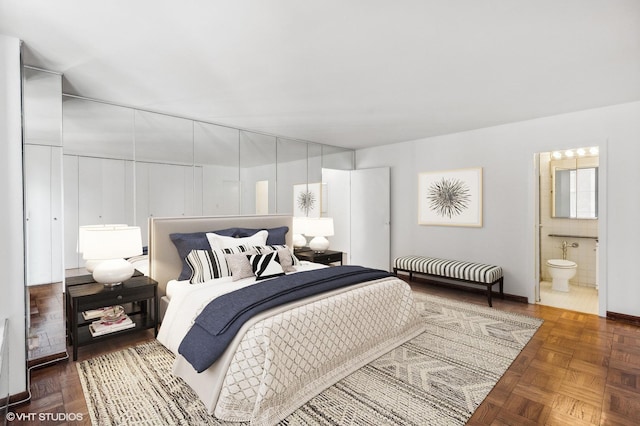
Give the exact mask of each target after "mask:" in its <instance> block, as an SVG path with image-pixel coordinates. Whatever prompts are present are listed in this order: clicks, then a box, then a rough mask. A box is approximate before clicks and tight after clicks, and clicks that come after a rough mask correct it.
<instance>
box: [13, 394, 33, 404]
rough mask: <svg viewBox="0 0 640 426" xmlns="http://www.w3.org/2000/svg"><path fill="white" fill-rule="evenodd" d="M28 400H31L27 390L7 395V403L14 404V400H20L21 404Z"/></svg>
mask: <svg viewBox="0 0 640 426" xmlns="http://www.w3.org/2000/svg"><path fill="white" fill-rule="evenodd" d="M30 400H31V395H29V392H27V391H24V392H20V393H17V394H15V395H10V396H9V404H15V403H16V402H22V403H23V404H26V403H28V402H29V401H30Z"/></svg>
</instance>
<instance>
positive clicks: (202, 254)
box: [185, 246, 249, 284]
mask: <svg viewBox="0 0 640 426" xmlns="http://www.w3.org/2000/svg"><path fill="white" fill-rule="evenodd" d="M246 251H249V248H248V247H247V246H237V247H230V248H225V249H219V250H191V251H190V252H189V254H188V255H187V257H186V258H185V261H186V262H187V265H189V268H191V277H190V278H189V282H190V283H191V284H199V283H203V282H205V281H209V280H212V279H214V278H222V277H230V276H231V268H229V265H228V264H227V260H226V259H225V255H226V254H234V253H243V252H246Z"/></svg>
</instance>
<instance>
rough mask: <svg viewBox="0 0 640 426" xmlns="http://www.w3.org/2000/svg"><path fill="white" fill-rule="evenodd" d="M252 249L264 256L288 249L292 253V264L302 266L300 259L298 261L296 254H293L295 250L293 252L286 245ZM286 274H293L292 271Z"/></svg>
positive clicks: (254, 247)
mask: <svg viewBox="0 0 640 426" xmlns="http://www.w3.org/2000/svg"><path fill="white" fill-rule="evenodd" d="M252 248H253V249H255V250H256V251H257V252H258V254H264V253H269V252H270V251H278V250H281V249H287V250H289V253H291V264H292V265H293V266H299V265H300V259H298V258H297V257H296V256H295V254H293V250H291V249H290V248H289V246H287V245H285V244H274V245H267V246H253V247H252ZM280 263H282V259H281V261H280ZM294 270H295V269H294ZM286 272H291V271H286Z"/></svg>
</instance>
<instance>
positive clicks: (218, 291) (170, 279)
mask: <svg viewBox="0 0 640 426" xmlns="http://www.w3.org/2000/svg"><path fill="white" fill-rule="evenodd" d="M291 222H292V218H291V217H290V216H280V215H269V216H236V217H232V216H225V217H194V218H152V219H151V220H150V222H149V227H150V228H149V268H150V276H151V277H152V278H154V279H155V280H156V281H158V283H159V285H158V288H159V295H160V297H161V306H162V307H161V316H162V317H163V321H162V325H161V328H160V333H159V334H158V340H159V341H160V342H161V343H162V344H163V345H165V346H166V347H167V348H168V349H169V350H171V351H172V352H173V353H174V354H175V355H176V359H175V362H174V366H173V372H174V374H175V375H176V376H178V377H181V378H182V379H184V380H185V381H186V382H187V383H188V384H189V386H190V387H191V388H192V389H193V390H194V391H195V392H196V394H197V395H198V397H199V398H200V399H201V400H202V402H203V403H204V404H205V406H206V408H207V410H208V411H209V413H210V414H212V415H215V417H217V418H218V419H220V420H223V421H249V422H251V424H275V423H277V422H279V421H280V420H282V419H284V418H285V417H286V416H287V415H289V414H290V413H291V412H293V411H294V410H295V409H296V408H298V407H300V406H301V405H303V404H304V403H305V402H307V401H308V400H309V399H311V398H312V397H313V396H315V395H317V394H318V393H320V392H322V391H323V390H324V389H326V388H327V387H329V386H331V385H333V384H335V383H336V382H337V381H339V380H340V379H342V378H343V377H345V376H347V375H348V374H350V373H352V372H353V371H355V370H357V369H358V368H361V367H362V366H364V365H366V364H367V363H369V362H371V361H372V360H374V359H376V358H378V357H379V356H381V355H383V354H384V353H387V352H388V351H390V350H391V349H393V348H395V347H397V346H399V345H400V344H402V343H404V342H405V341H407V340H409V339H411V338H413V337H415V336H416V335H418V334H420V333H421V332H422V331H423V326H422V324H421V323H420V321H419V318H418V315H417V312H416V309H415V306H414V302H413V297H412V293H411V289H410V288H409V286H408V285H407V284H406V283H405V282H404V281H402V280H399V279H397V278H395V277H393V276H383V277H380V278H376V279H374V280H371V281H367V282H362V283H357V284H354V285H350V286H348V287H344V288H337V289H333V290H330V291H328V292H325V293H321V294H317V295H312V296H308V297H306V298H304V299H302V300H297V301H292V302H289V303H287V304H285V305H281V306H276V307H272V308H270V309H268V310H266V311H264V312H261V313H259V314H257V315H255V316H253V317H252V318H251V319H250V320H249V321H247V322H246V323H244V325H242V327H241V328H240V329H239V331H238V333H237V334H236V335H235V337H234V338H233V339H232V340H231V342H230V344H229V346H228V347H227V349H226V350H225V351H224V352H223V353H222V354H221V355H220V356H219V357H218V358H217V359H216V361H215V362H214V363H213V364H212V365H211V366H210V367H208V368H206V369H204V371H202V372H200V373H198V371H197V369H196V368H194V366H193V365H192V364H191V363H190V362H189V361H187V360H186V359H185V357H184V356H183V355H181V354H180V353H179V352H178V348H179V347H180V345H181V341H182V340H183V337H184V336H185V334H187V333H188V332H189V329H190V328H191V327H194V328H195V326H193V324H194V318H195V317H197V315H198V314H199V313H200V312H201V311H203V309H205V306H206V304H207V303H208V301H209V300H212V299H215V298H216V297H222V296H221V295H226V294H227V292H229V291H231V290H232V289H236V288H246V289H248V290H246V291H250V290H251V289H255V288H256V287H255V286H257V285H265V284H267V283H268V282H269V280H267V281H264V282H261V283H259V284H256V283H255V278H253V279H252V278H246V279H243V280H239V281H232V280H231V279H230V278H226V279H224V278H217V279H216V280H212V281H207V282H203V283H201V284H198V285H189V284H188V283H187V284H185V283H184V282H176V281H175V278H176V277H177V276H178V275H179V274H180V272H181V268H183V262H182V260H181V259H180V256H179V255H178V252H177V251H176V249H175V246H174V245H173V243H172V242H171V238H170V235H171V234H172V233H189V232H199V231H213V230H216V229H225V228H231V227H245V228H255V229H269V228H278V227H283V226H286V227H288V228H289V229H291V226H292V223H291ZM286 243H287V244H288V245H289V246H291V232H288V233H287V234H286ZM320 268H327V267H325V266H324V265H317V264H311V263H308V262H300V264H299V265H297V266H296V267H295V269H297V272H295V273H294V274H295V275H296V279H298V278H299V277H302V276H303V274H304V273H305V271H313V270H319V269H320ZM353 268H356V267H353ZM334 271H336V273H337V272H338V269H337V268H336V269H334ZM327 272H331V271H328V270H327V271H319V272H318V273H324V274H325V275H326V273H327ZM312 273H313V272H309V273H307V275H311V274H312ZM298 274H300V275H298ZM283 278H284V279H286V278H287V277H283ZM275 279H277V278H274V280H275ZM273 282H275V281H273ZM167 284H170V286H169V290H170V291H169V294H167ZM254 285H255V286H254ZM252 286H253V287H252ZM240 291H242V290H240ZM185 340H187V339H186V338H185Z"/></svg>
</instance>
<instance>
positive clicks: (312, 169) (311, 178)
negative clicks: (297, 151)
mask: <svg viewBox="0 0 640 426" xmlns="http://www.w3.org/2000/svg"><path fill="white" fill-rule="evenodd" d="M307 152H308V158H307V182H322V145H320V144H317V143H309V144H308V147H307Z"/></svg>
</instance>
